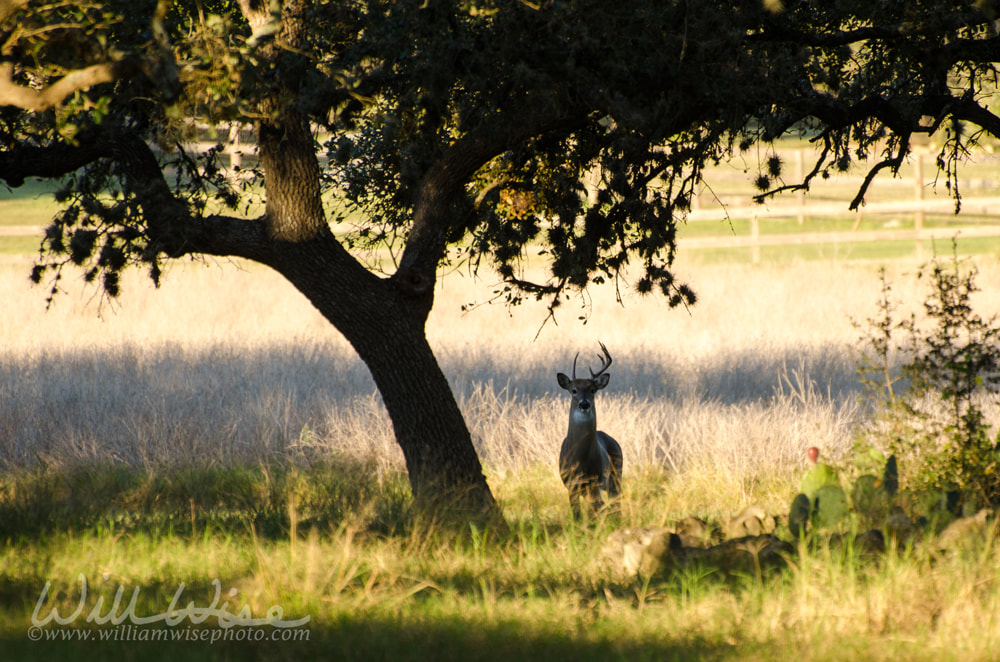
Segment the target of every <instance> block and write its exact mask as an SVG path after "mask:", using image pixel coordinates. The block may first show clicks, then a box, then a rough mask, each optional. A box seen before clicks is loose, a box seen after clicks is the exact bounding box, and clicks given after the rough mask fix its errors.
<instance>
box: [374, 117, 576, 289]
mask: <svg viewBox="0 0 1000 662" xmlns="http://www.w3.org/2000/svg"><path fill="white" fill-rule="evenodd" d="M493 119H494V121H493V122H487V123H486V124H484V125H481V126H480V127H479V128H478V129H476V130H474V131H471V132H469V133H468V134H466V135H465V136H464V137H463V138H461V139H459V140H458V141H456V142H455V143H454V144H453V145H452V146H451V147H450V148H449V149H448V150H447V151H446V152H445V153H444V154H443V155H442V156H441V158H440V159H438V160H437V162H435V163H434V165H432V166H431V167H430V168H429V169H428V170H427V172H426V174H425V175H424V177H423V180H422V181H421V183H420V186H419V188H418V190H417V195H416V203H415V205H414V213H413V227H412V228H411V230H410V233H409V237H408V239H407V242H406V247H405V248H404V250H403V255H402V257H401V258H400V262H399V269H397V271H396V273H395V274H394V275H393V277H392V279H393V281H394V282H396V283H397V284H398V285H399V286H401V287H402V288H403V289H404V290H405V291H407V292H409V293H410V294H411V295H413V296H421V295H425V294H428V293H429V292H430V290H431V288H432V287H433V285H434V279H435V272H436V270H437V265H438V262H439V261H440V259H441V257H442V255H443V254H444V250H445V247H446V246H447V241H448V231H449V229H450V228H451V223H452V218H451V206H452V203H453V201H454V199H455V196H456V195H459V194H461V193H462V192H463V190H464V187H465V185H466V183H467V182H468V180H469V178H470V177H472V175H473V174H475V172H476V171H477V170H479V168H481V167H483V166H484V165H485V164H486V163H488V162H489V161H490V160H491V159H493V158H496V157H497V156H499V155H500V154H503V153H504V152H506V151H508V150H510V149H512V148H513V147H514V146H516V145H518V144H519V143H522V142H524V141H526V140H530V139H531V138H535V137H537V136H540V135H542V134H544V133H548V132H550V131H554V130H559V129H561V130H570V129H573V128H575V127H578V126H580V125H582V124H583V122H584V121H585V120H586V115H585V114H582V113H580V114H578V115H574V114H573V113H572V112H570V111H567V112H565V113H560V114H558V115H546V114H537V113H531V114H520V115H518V114H513V113H511V114H508V113H503V112H499V113H496V114H495V115H494V116H493Z"/></svg>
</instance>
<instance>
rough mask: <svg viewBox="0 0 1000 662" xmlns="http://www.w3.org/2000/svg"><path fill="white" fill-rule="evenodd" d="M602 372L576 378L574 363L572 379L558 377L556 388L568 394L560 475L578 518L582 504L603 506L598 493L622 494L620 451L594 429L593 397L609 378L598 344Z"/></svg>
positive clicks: (608, 359)
mask: <svg viewBox="0 0 1000 662" xmlns="http://www.w3.org/2000/svg"><path fill="white" fill-rule="evenodd" d="M601 351H602V352H603V353H604V356H603V357H602V358H601V369H600V370H598V371H597V372H596V373H595V372H594V371H593V370H591V371H590V379H583V378H577V376H576V360H577V359H578V358H580V355H579V353H577V355H576V357H575V358H574V359H573V376H572V377H567V376H566V375H564V374H563V373H561V372H560V373H557V374H556V379H557V380H558V381H559V386H561V387H562V388H564V389H566V390H567V391H569V393H570V395H571V396H572V402H571V403H570V407H569V431H568V432H567V433H566V438H565V439H564V440H563V444H562V449H561V450H560V451H559V475H560V476H561V477H562V480H563V483H565V484H566V489H568V490H569V505H570V508H572V510H573V514H574V515H575V516H577V517H579V516H580V514H581V505H580V503H581V500H582V501H583V502H584V503H585V504H586V505H587V506H588V507H589V508H590V509H591V510H594V509H596V508H598V507H599V506H601V505H602V503H603V500H602V498H601V490H604V491H605V492H606V493H607V497H608V499H613V498H615V497H617V496H618V494H619V492H621V480H622V449H621V446H619V445H618V442H617V441H615V440H614V439H612V438H611V437H610V436H609V435H607V434H605V433H604V432H601V431H600V430H598V429H597V412H596V410H595V408H594V396H595V395H596V394H597V392H598V391H599V390H601V389H602V388H604V387H605V386H607V385H608V380H609V379H610V378H611V375H609V374H607V372H606V371H607V369H608V368H610V367H611V354H610V353H609V352H608V348H607V347H605V346H604V343H601Z"/></svg>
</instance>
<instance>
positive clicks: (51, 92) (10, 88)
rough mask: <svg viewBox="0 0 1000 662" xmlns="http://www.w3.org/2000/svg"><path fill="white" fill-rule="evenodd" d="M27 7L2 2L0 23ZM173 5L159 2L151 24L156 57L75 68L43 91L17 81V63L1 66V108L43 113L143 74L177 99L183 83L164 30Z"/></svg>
mask: <svg viewBox="0 0 1000 662" xmlns="http://www.w3.org/2000/svg"><path fill="white" fill-rule="evenodd" d="M27 4H28V2H27V0H0V21H3V20H4V19H6V18H8V17H9V16H11V15H12V14H14V13H16V12H17V11H18V10H20V9H22V8H23V7H25V6H26V5H27ZM170 4H171V0H159V1H158V2H157V5H156V9H155V11H154V13H153V17H152V19H151V21H150V30H151V31H152V34H153V37H154V43H155V45H156V51H157V52H156V53H155V54H153V55H138V54H129V55H125V56H124V57H122V58H120V59H115V60H111V61H108V62H101V63H98V64H92V65H90V66H88V67H82V68H80V69H74V70H73V71H70V72H69V73H67V74H65V75H64V76H62V77H61V78H59V79H58V80H56V81H55V82H53V83H50V84H48V85H46V86H45V87H42V88H40V89H36V88H34V87H29V86H27V85H20V84H18V83H16V82H14V64H13V63H12V62H4V63H2V64H0V106H14V107H17V108H21V109H23V110H31V111H35V112H43V111H46V110H49V109H50V108H54V107H56V106H58V105H59V104H61V103H62V102H63V101H64V100H65V99H66V98H67V97H69V96H70V95H72V94H74V93H76V92H82V91H85V90H89V89H91V88H93V87H96V86H98V85H102V84H104V83H113V82H115V81H118V80H125V79H128V78H132V77H134V76H136V75H138V74H140V73H146V75H147V76H149V78H150V79H151V80H153V81H154V82H155V83H157V84H158V85H159V87H160V88H161V90H162V91H163V93H164V97H165V98H167V99H173V98H175V97H176V96H177V94H178V92H179V90H180V80H179V78H178V75H177V65H176V62H175V61H174V56H173V52H172V51H171V48H170V42H169V39H168V38H167V32H166V29H165V28H164V20H165V19H166V14H167V10H168V9H169V7H170Z"/></svg>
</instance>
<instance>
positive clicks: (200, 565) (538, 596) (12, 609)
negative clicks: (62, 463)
mask: <svg viewBox="0 0 1000 662" xmlns="http://www.w3.org/2000/svg"><path fill="white" fill-rule="evenodd" d="M360 475H361V474H360V472H359V471H358V467H356V466H354V465H341V466H338V465H336V464H331V465H327V466H325V467H318V468H314V469H313V470H311V471H310V472H309V473H308V474H297V473H295V472H294V471H292V470H291V469H290V467H288V466H277V467H266V468H265V467H260V466H258V467H234V468H231V469H227V470H218V469H182V470H178V471H166V472H163V473H158V474H156V475H151V474H149V473H145V472H136V471H123V470H117V469H109V468H106V467H105V468H90V469H85V470H84V469H78V470H76V471H74V472H69V473H45V472H38V473H34V474H28V475H19V476H17V477H15V478H5V479H4V480H3V481H2V484H3V486H4V489H3V492H2V493H0V494H2V496H0V506H2V507H3V508H4V510H3V511H2V512H3V513H4V516H5V518H4V520H3V521H4V523H5V524H4V526H5V528H4V534H3V539H5V544H4V545H3V547H2V549H0V623H2V625H0V645H2V646H3V648H4V650H5V651H6V655H7V656H9V657H8V659H18V660H33V659H39V660H42V659H52V658H53V657H57V658H60V659H65V658H67V657H70V656H76V657H80V658H82V659H88V660H90V659H109V660H110V659H126V660H131V659H143V660H159V659H177V658H178V657H184V658H189V659H240V658H244V657H252V658H254V659H257V658H264V659H296V660H302V659H330V658H333V659H348V660H369V659H393V660H395V659H401V660H425V659H443V660H468V659H476V660H510V659H539V658H549V659H574V660H606V659H609V658H610V659H628V660H633V659H640V660H643V659H648V660H672V659H676V660H691V659H701V660H785V659H796V660H851V659H878V660H888V659H906V660H942V659H943V660H959V659H962V660H980V659H982V660H985V659H988V658H989V657H990V655H992V651H994V650H995V646H996V645H997V644H998V643H1000V624H998V623H997V621H996V619H995V618H994V617H993V616H992V615H993V614H995V613H996V609H997V608H998V607H1000V591H998V590H997V588H998V586H997V583H998V582H1000V579H998V577H1000V574H998V570H1000V555H998V554H997V553H996V550H995V549H994V547H993V546H992V544H988V545H987V547H986V548H983V549H979V550H976V551H975V552H972V553H967V554H952V555H938V554H934V553H931V552H928V551H925V550H922V549H916V550H910V551H906V550H904V551H902V552H900V553H895V552H890V553H889V554H887V555H886V556H885V557H884V558H882V559H880V560H876V561H863V562H862V561H859V560H857V559H854V558H853V557H850V556H844V555H842V554H839V553H830V552H829V551H828V550H826V548H818V549H816V550H814V551H809V550H806V549H800V553H799V555H798V556H797V557H796V559H795V560H794V562H793V563H792V564H791V565H790V566H789V567H788V568H787V569H786V570H784V571H774V572H771V573H765V574H764V575H762V576H760V577H753V576H740V575H736V576H724V575H722V574H720V573H718V572H716V571H715V570H714V569H713V568H710V567H701V568H699V567H690V568H687V569H684V570H681V571H680V572H679V573H677V574H674V575H669V576H663V577H659V578H655V579H653V580H652V581H649V580H640V579H635V578H627V577H626V578H621V577H617V576H616V575H614V574H613V573H610V572H609V570H608V569H607V568H605V567H604V566H603V565H602V564H601V563H599V562H597V560H596V557H597V552H598V550H599V549H600V546H601V544H602V543H603V541H604V539H605V537H606V536H607V535H608V533H609V532H610V531H611V530H613V529H615V528H618V527H621V526H630V525H637V524H639V523H641V520H642V517H640V516H638V513H639V510H637V509H634V508H628V507H626V508H624V509H623V511H622V515H621V516H620V521H617V520H615V519H613V518H600V519H598V520H597V521H596V522H594V523H592V524H590V525H589V526H582V525H579V524H577V523H574V522H572V521H570V520H569V518H568V508H561V506H564V505H565V504H564V501H565V495H564V494H563V493H561V491H547V490H539V489H538V487H537V486H538V481H537V480H535V479H534V477H533V476H531V475H530V472H529V476H528V477H526V478H524V479H517V478H514V479H511V481H512V483H513V484H504V485H503V486H502V489H501V490H500V491H502V492H503V493H506V494H510V495H514V494H518V495H521V496H518V497H511V498H512V500H511V501H508V502H505V505H506V507H507V512H508V518H509V520H510V523H511V527H512V532H511V533H510V534H509V535H508V536H506V537H496V536H492V537H491V536H489V535H484V534H483V532H479V531H470V532H465V533H462V532H455V531H452V530H446V529H441V528H437V527H434V526H433V525H427V524H423V525H421V524H415V523H414V522H413V521H412V520H411V517H410V515H409V511H408V510H407V509H406V508H405V507H404V508H400V507H399V506H400V505H401V504H403V503H405V498H404V499H403V500H402V501H401V500H400V492H399V490H398V489H397V483H396V481H395V479H393V480H390V481H387V482H386V483H384V484H383V486H382V487H379V488H374V489H371V488H370V489H367V490H363V489H362V490H359V489H358V488H359V487H360V484H361V481H360V479H359V476H360ZM681 480H682V479H680V478H679V477H676V478H672V477H669V476H665V475H663V474H647V475H645V476H637V477H636V479H635V480H634V481H633V485H632V487H631V490H630V493H629V494H628V495H626V503H625V504H623V505H626V506H628V505H629V502H632V503H633V504H638V503H642V504H644V505H645V506H648V507H652V508H657V507H663V508H669V505H668V504H671V503H673V504H674V506H675V507H676V508H677V509H678V512H682V511H683V510H684V503H683V501H684V499H685V496H684V493H683V489H679V488H681V487H682V486H681V485H680V483H681ZM785 480H786V483H785V484H786V486H787V487H788V488H791V487H792V486H791V484H790V480H789V479H785ZM331 484H333V485H341V484H342V485H346V486H350V487H351V490H350V491H349V492H348V491H342V492H339V493H338V494H339V496H335V497H331V490H330V487H329V486H330V485H331ZM12 486H16V488H15V489H12ZM54 486H60V487H58V488H56V487H54ZM165 486H170V488H169V489H165ZM25 492H28V493H30V494H31V496H30V497H28V496H25V497H21V498H22V499H24V498H27V499H30V500H32V501H33V502H34V503H35V504H36V505H37V508H35V509H28V512H35V513H36V514H37V518H36V519H32V518H31V517H27V516H25V515H23V514H22V515H21V516H20V519H19V520H17V521H16V522H13V523H11V522H10V521H8V520H7V519H6V516H7V515H9V514H10V513H11V510H10V509H11V508H12V507H13V508H14V509H15V510H17V511H18V512H21V513H23V512H24V509H23V502H17V499H16V498H15V497H13V496H12V495H15V494H23V493H25ZM153 492H155V493H158V494H161V495H162V496H161V497H159V498H153V499H149V500H147V501H144V504H145V505H144V506H143V507H142V508H135V509H133V510H132V511H131V516H130V517H129V518H128V519H127V520H121V519H117V517H118V513H119V510H118V504H121V503H129V502H136V501H143V500H144V499H147V495H150V494H152V493H153ZM334 492H336V490H334ZM247 493H252V494H256V495H258V496H259V497H260V498H255V499H253V500H246V499H243V498H242V497H240V496H239V495H241V494H243V495H245V494H247ZM528 494H533V496H534V498H535V499H536V500H542V501H548V500H555V501H557V502H558V503H559V505H560V513H559V514H558V515H557V516H555V517H539V516H537V515H530V514H528V513H529V512H530V508H525V505H526V504H525V503H523V502H522V501H521V499H523V498H525V495H528ZM70 495H72V498H70ZM234 495H236V496H234ZM306 502H309V503H313V504H316V506H317V507H318V512H321V513H323V517H322V518H321V519H318V520H311V519H309V516H308V514H307V513H309V512H311V509H310V508H311V507H307V506H305V505H303V504H305V503H306ZM319 504H326V505H325V506H319ZM338 504H339V507H340V511H339V514H337V508H338ZM45 505H48V506H50V508H48V509H47V508H45V507H44V506H45ZM359 506H361V507H359ZM49 511H55V512H57V513H59V514H58V515H56V516H51V515H49V514H47V513H48V512H49ZM189 512H193V513H195V516H194V521H193V525H192V526H189V525H188V513H189ZM373 512H383V513H389V514H388V515H386V519H385V520H383V521H382V522H381V523H379V522H378V520H377V518H373V517H371V515H370V514H371V513H373ZM262 518H263V520H265V521H269V522H271V524H265V525H264V526H261V521H262ZM171 521H173V522H174V524H173V525H171V526H165V525H164V522H171ZM387 524H388V526H386V525H387ZM262 528H263V529H266V530H267V531H266V532H264V531H262ZM81 574H82V575H83V576H84V578H85V581H86V584H87V588H88V595H87V597H86V599H84V600H82V602H83V603H84V605H85V609H84V611H83V612H82V614H83V615H81V616H80V617H78V618H76V619H74V620H73V621H72V623H71V624H68V625H59V624H57V623H54V622H50V623H48V624H47V625H45V626H43V627H42V631H41V636H43V637H56V638H57V639H58V638H61V637H66V636H77V637H78V636H89V637H90V638H91V640H88V641H79V640H76V641H59V640H56V641H51V640H43V641H30V640H29V638H28V636H27V634H28V632H29V628H30V627H31V617H32V612H33V611H34V609H35V607H36V602H37V601H38V599H39V595H40V592H41V590H42V587H43V586H45V584H46V582H51V585H50V589H49V593H48V599H47V600H46V602H45V604H44V605H43V606H42V607H41V609H40V611H39V615H40V616H42V617H44V616H45V615H47V614H49V613H51V610H52V608H53V607H55V608H56V609H58V610H59V614H61V615H63V616H66V615H68V614H71V613H72V612H73V611H74V610H75V609H76V608H77V606H78V605H79V604H80V602H81V582H80V579H79V576H80V575H81ZM213 580H218V582H219V591H220V595H221V596H222V600H224V601H225V602H226V605H225V606H224V607H221V601H220V602H215V603H213V600H214V599H215V590H216V589H215V586H214V585H213ZM182 583H183V584H184V588H183V589H182V593H181V595H182V598H183V599H182V600H180V601H179V602H178V604H179V606H181V607H184V606H186V605H187V604H188V603H189V602H193V604H194V605H195V606H196V607H202V608H208V607H209V606H211V605H213V604H215V605H216V606H220V609H221V610H225V611H228V612H229V613H231V614H236V613H238V612H239V611H240V610H241V609H243V608H247V609H249V612H248V613H249V615H251V616H252V617H262V616H263V615H264V614H265V613H266V611H267V609H268V608H269V607H271V606H272V605H277V606H280V607H281V608H282V610H283V619H284V620H286V621H288V620H295V619H299V618H302V617H305V616H308V617H309V619H310V620H309V622H308V624H307V625H305V626H304V629H305V630H307V631H308V634H307V636H308V640H299V641H262V642H252V643H251V642H247V641H242V642H241V641H230V642H217V643H215V644H211V643H208V642H207V641H206V642H190V641H188V642H164V641H157V642H146V643H143V642H141V641H139V642H130V641H103V642H102V641H98V639H99V638H100V636H101V634H102V632H103V633H104V634H105V636H114V633H115V632H116V629H115V626H114V625H112V624H105V625H96V624H94V623H88V622H87V621H86V614H89V613H91V611H92V610H94V609H95V608H96V609H97V613H98V614H105V615H107V614H109V613H111V612H112V604H113V601H114V599H115V594H116V592H117V591H118V590H119V588H120V587H121V589H122V591H123V594H124V596H125V597H124V599H123V601H122V603H121V607H120V608H118V610H117V611H116V612H114V613H118V614H124V613H126V612H124V611H123V609H124V607H125V605H127V604H128V601H129V599H130V598H131V597H132V595H133V591H135V590H136V589H138V594H137V598H136V606H135V608H134V610H133V611H132V613H134V614H135V615H137V616H154V615H158V614H163V613H165V612H166V611H167V609H168V607H169V605H170V603H171V600H172V599H173V598H174V596H175V595H177V591H178V589H179V587H181V584H182ZM99 600H103V603H100V605H99V604H98V601H99ZM213 613H216V614H217V613H218V612H217V611H216V612H213ZM216 619H217V616H215V617H213V616H209V618H208V620H206V621H205V622H204V623H200V624H193V623H191V622H189V620H183V621H182V622H181V623H179V624H177V625H174V626H171V627H166V628H165V627H164V626H163V625H162V624H157V625H143V626H134V628H133V635H134V636H141V635H136V634H135V632H136V631H145V633H146V635H145V636H151V633H152V631H153V630H156V629H160V630H164V629H165V630H167V631H168V632H170V633H182V635H183V636H186V637H192V636H199V633H201V632H203V633H204V636H205V637H212V636H216V637H222V636H225V634H226V631H225V630H226V629H225V628H220V627H218V621H217V620H216ZM125 623H126V624H128V623H129V621H128V620H126V621H125ZM239 630H240V627H239V626H237V627H236V628H233V632H232V635H233V636H236V633H237V631H239ZM259 630H260V631H261V632H262V633H263V634H264V636H266V637H270V636H271V635H272V634H274V633H278V634H281V633H283V632H285V631H284V630H281V629H279V628H273V627H270V626H263V627H260V628H259ZM124 631H125V629H124V628H119V629H118V630H117V632H118V633H119V636H121V634H122V632H124ZM288 631H289V632H291V630H288ZM32 632H34V633H37V632H38V631H32ZM81 633H83V634H81ZM297 636H300V637H304V636H306V635H305V634H302V633H300V634H299V635H297Z"/></svg>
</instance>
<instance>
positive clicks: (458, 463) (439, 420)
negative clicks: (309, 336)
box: [271, 232, 500, 522]
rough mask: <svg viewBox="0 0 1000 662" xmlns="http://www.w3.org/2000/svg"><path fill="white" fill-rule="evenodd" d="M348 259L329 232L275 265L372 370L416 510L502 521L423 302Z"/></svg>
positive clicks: (286, 252) (288, 249)
mask: <svg viewBox="0 0 1000 662" xmlns="http://www.w3.org/2000/svg"><path fill="white" fill-rule="evenodd" d="M344 256H347V254H346V251H344V249H343V247H342V246H341V245H340V244H339V243H338V242H337V241H336V239H335V238H334V237H333V236H332V235H331V234H330V233H329V232H327V233H325V234H324V235H322V236H321V237H319V238H317V239H314V240H312V241H310V242H306V243H295V244H291V243H289V244H285V245H284V249H283V250H281V251H279V254H278V255H276V258H275V260H274V261H273V262H272V263H271V266H272V267H274V268H275V269H277V270H278V271H279V272H280V273H281V274H282V275H284V276H285V277H286V278H287V279H288V280H289V281H290V282H291V283H292V284H293V285H295V287H296V288H297V289H298V290H299V291H300V292H302V293H303V294H304V295H305V296H306V297H307V298H308V299H309V301H310V302H312V304H313V305H314V306H315V307H316V308H317V309H318V310H319V311H320V313H322V314H323V315H324V317H326V318H327V319H328V320H329V321H330V322H331V323H332V324H333V325H334V326H335V327H336V328H337V329H338V330H339V331H340V332H341V333H343V334H344V336H345V337H346V338H347V340H348V341H349V342H350V343H351V345H352V346H353V347H354V349H355V350H356V351H357V352H358V354H359V356H360V357H361V359H362V360H363V361H364V362H365V364H366V365H367V366H368V368H369V370H370V371H371V374H372V376H373V378H374V380H375V384H376V386H377V387H378V390H379V393H380V394H381V396H382V400H383V402H384V403H385V407H386V409H387V410H388V412H389V417H390V419H391V420H392V425H393V430H394V432H395V435H396V441H397V443H398V444H399V446H400V448H402V450H403V457H404V458H405V460H406V468H407V471H408V473H409V478H410V485H411V487H412V489H413V496H414V502H415V505H416V507H417V510H418V511H420V512H422V513H424V514H428V515H431V516H433V517H435V518H442V519H451V520H459V521H470V520H474V521H494V522H496V521H500V512H499V508H498V506H497V504H496V502H495V500H494V498H493V494H492V492H491V491H490V488H489V485H487V483H486V478H485V477H484V475H483V471H482V465H481V464H480V462H479V457H478V456H477V455H476V451H475V448H474V446H473V444H472V438H471V435H470V434H469V431H468V427H467V426H466V424H465V419H464V418H463V416H462V412H461V410H460V409H459V407H458V403H457V402H456V401H455V397H454V395H453V394H452V391H451V386H450V384H449V383H448V380H447V378H446V377H445V375H444V373H443V372H442V371H441V368H440V367H439V366H438V363H437V359H436V358H435V357H434V353H433V351H432V350H431V347H430V345H429V344H428V342H427V338H426V334H425V331H424V321H425V319H426V302H425V301H423V300H414V299H412V298H411V297H410V296H408V294H407V293H406V292H405V291H404V290H403V289H401V288H399V287H397V286H396V284H395V283H394V282H393V281H392V280H388V279H383V278H379V277H377V276H375V275H373V274H371V273H370V272H368V271H367V270H365V269H364V268H363V267H361V266H360V265H359V264H358V263H357V262H355V261H354V260H353V259H350V257H349V256H347V259H344Z"/></svg>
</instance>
